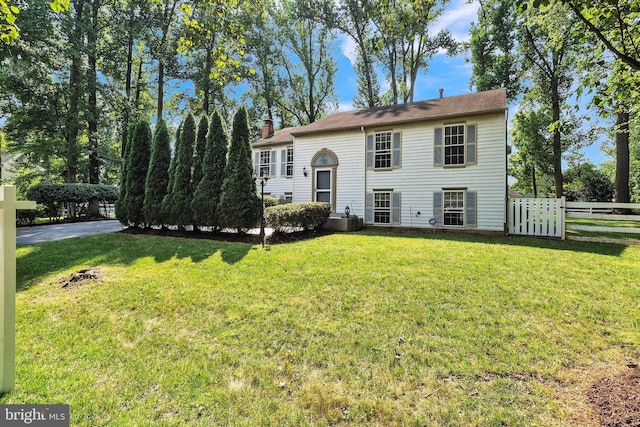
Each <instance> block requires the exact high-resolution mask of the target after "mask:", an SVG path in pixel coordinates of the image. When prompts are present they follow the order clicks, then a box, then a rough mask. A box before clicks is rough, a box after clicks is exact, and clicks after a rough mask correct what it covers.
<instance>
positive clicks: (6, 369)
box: [0, 185, 36, 393]
mask: <svg viewBox="0 0 640 427" xmlns="http://www.w3.org/2000/svg"><path fill="white" fill-rule="evenodd" d="M35 208H36V203H35V202H16V187H14V186H13V185H2V186H0V271H2V273H0V289H1V290H0V353H1V354H0V357H1V360H0V381H1V383H0V393H8V392H10V391H11V390H13V387H14V385H15V378H16V209H35Z"/></svg>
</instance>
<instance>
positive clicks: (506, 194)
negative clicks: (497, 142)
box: [503, 109, 509, 236]
mask: <svg viewBox="0 0 640 427" xmlns="http://www.w3.org/2000/svg"><path fill="white" fill-rule="evenodd" d="M504 160H505V161H504V224H503V231H504V235H505V236H507V235H508V234H509V109H507V110H505V112H504Z"/></svg>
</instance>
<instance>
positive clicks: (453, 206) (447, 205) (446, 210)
mask: <svg viewBox="0 0 640 427" xmlns="http://www.w3.org/2000/svg"><path fill="white" fill-rule="evenodd" d="M466 196H467V195H466V191H465V190H443V191H442V225H444V226H445V227H464V226H465V223H466V219H465V218H466ZM454 215H456V216H458V215H459V216H460V219H461V222H462V223H461V224H458V223H457V222H459V221H456V223H455V224H451V223H449V224H447V222H450V220H451V219H452V218H454Z"/></svg>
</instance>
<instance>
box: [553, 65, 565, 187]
mask: <svg viewBox="0 0 640 427" xmlns="http://www.w3.org/2000/svg"><path fill="white" fill-rule="evenodd" d="M551 109H552V119H553V123H554V126H555V129H554V130H553V181H554V183H555V188H556V197H562V196H563V194H564V190H563V188H562V181H563V179H562V134H561V133H560V93H559V89H558V79H557V77H555V76H554V77H552V78H551Z"/></svg>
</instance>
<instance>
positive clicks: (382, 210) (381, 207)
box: [373, 193, 391, 224]
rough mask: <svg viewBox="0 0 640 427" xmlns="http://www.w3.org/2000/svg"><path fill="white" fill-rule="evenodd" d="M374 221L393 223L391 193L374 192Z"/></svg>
mask: <svg viewBox="0 0 640 427" xmlns="http://www.w3.org/2000/svg"><path fill="white" fill-rule="evenodd" d="M373 222H374V223H378V224H390V223H391V193H374V194H373Z"/></svg>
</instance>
